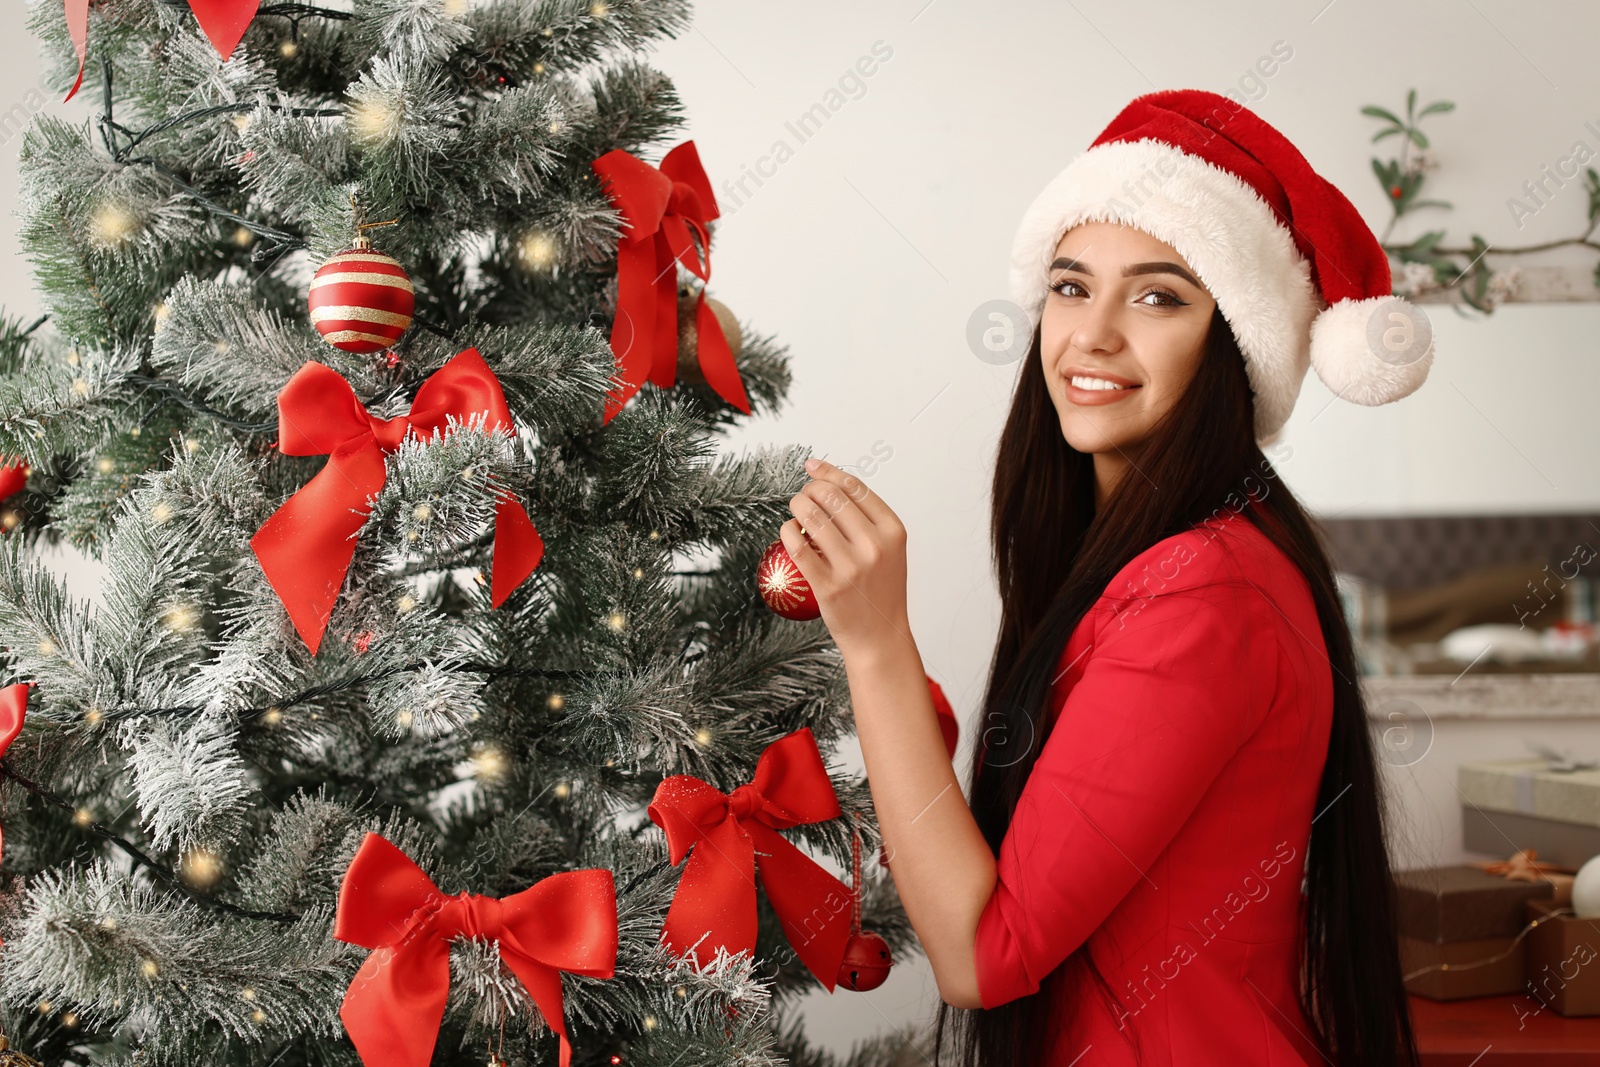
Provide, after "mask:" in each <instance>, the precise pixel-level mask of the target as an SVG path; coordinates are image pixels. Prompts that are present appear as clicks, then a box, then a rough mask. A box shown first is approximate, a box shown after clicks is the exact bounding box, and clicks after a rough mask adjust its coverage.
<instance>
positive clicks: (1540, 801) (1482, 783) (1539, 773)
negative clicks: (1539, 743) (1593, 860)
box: [1456, 759, 1600, 856]
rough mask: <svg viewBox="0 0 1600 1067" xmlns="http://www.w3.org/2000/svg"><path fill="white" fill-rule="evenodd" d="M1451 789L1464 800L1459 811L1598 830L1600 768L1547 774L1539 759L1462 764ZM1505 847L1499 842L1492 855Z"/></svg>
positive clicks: (1543, 763) (1546, 768) (1599, 825)
mask: <svg viewBox="0 0 1600 1067" xmlns="http://www.w3.org/2000/svg"><path fill="white" fill-rule="evenodd" d="M1456 786H1457V788H1459V789H1460V790H1461V795H1462V796H1463V797H1464V798H1465V799H1466V801H1467V805H1464V806H1470V805H1476V806H1477V807H1479V808H1482V809H1484V810H1485V811H1490V812H1495V811H1505V812H1515V813H1517V814H1519V815H1533V816H1537V817H1538V818H1541V819H1554V820H1555V821H1557V822H1564V823H1575V824H1577V825H1580V826H1590V827H1600V769H1595V770H1584V771H1552V770H1550V769H1549V764H1548V763H1547V762H1546V761H1545V760H1542V759H1532V760H1502V761H1498V762H1494V763H1463V764H1462V765H1461V766H1460V767H1459V768H1458V769H1457V770H1456ZM1504 845H1505V842H1504V841H1501V843H1500V844H1499V845H1497V846H1496V847H1495V849H1494V851H1496V852H1498V851H1500V850H1501V849H1502V848H1503V847H1504ZM1522 845H1523V843H1522V842H1521V841H1518V846H1519V847H1522ZM1539 854H1540V855H1541V856H1543V855H1545V851H1544V850H1543V849H1540V850H1539ZM1590 855H1593V853H1590Z"/></svg>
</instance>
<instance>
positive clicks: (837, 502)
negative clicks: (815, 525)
mask: <svg viewBox="0 0 1600 1067" xmlns="http://www.w3.org/2000/svg"><path fill="white" fill-rule="evenodd" d="M800 491H801V492H802V493H804V494H805V495H806V496H808V497H810V498H811V499H812V500H815V501H816V502H817V504H818V506H819V507H821V508H822V510H823V512H824V513H825V514H826V515H827V516H828V518H829V519H831V520H832V521H833V523H834V524H835V525H837V526H838V528H839V532H840V533H842V534H844V538H845V540H846V541H850V542H851V543H853V544H864V543H866V542H868V541H870V540H871V539H872V533H873V524H872V520H871V519H869V518H867V517H866V516H865V515H864V514H862V513H861V509H860V508H858V507H856V505H855V503H854V501H852V500H851V499H850V498H849V497H847V496H845V494H844V490H843V489H840V488H839V487H838V486H837V485H834V484H833V483H832V482H827V481H820V480H817V479H813V480H812V481H809V482H807V483H806V484H805V485H804V486H803V487H802V488H801V490H800ZM810 528H811V527H809V526H808V527H806V529H808V530H809V529H810Z"/></svg>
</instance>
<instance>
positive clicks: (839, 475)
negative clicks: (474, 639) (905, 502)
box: [806, 459, 900, 526]
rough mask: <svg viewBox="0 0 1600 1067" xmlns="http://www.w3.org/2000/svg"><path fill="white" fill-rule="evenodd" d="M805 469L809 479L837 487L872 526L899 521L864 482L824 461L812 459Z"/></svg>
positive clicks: (891, 510)
mask: <svg viewBox="0 0 1600 1067" xmlns="http://www.w3.org/2000/svg"><path fill="white" fill-rule="evenodd" d="M806 469H807V472H808V473H809V474H810V475H811V477H813V478H815V479H817V480H819V481H825V482H828V483H830V484H832V485H834V486H837V487H838V489H839V491H840V492H842V493H843V494H844V495H845V496H846V497H847V498H848V499H849V500H850V501H851V502H852V503H854V504H855V505H856V507H858V508H860V509H861V514H863V515H865V516H866V517H867V519H868V520H869V521H870V522H872V523H873V524H874V525H878V526H882V525H885V524H888V523H897V522H899V521H900V520H899V519H898V518H897V517H896V516H895V513H894V511H893V509H891V508H890V507H889V505H888V504H885V503H884V502H883V499H882V498H881V497H879V496H878V494H877V493H874V492H873V491H872V490H871V489H868V488H867V483H866V482H864V481H862V480H861V479H860V478H857V477H856V476H855V475H853V474H849V473H847V472H845V471H842V470H840V469H839V468H838V467H835V466H834V465H833V464H832V463H829V462H828V461H827V460H825V459H813V460H812V461H811V462H810V463H808V464H807V467H806Z"/></svg>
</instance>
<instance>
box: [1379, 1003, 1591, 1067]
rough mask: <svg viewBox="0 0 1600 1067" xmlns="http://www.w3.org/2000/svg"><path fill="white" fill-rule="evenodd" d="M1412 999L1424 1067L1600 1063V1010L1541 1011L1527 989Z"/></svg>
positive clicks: (1559, 1066)
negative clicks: (1580, 1013)
mask: <svg viewBox="0 0 1600 1067" xmlns="http://www.w3.org/2000/svg"><path fill="white" fill-rule="evenodd" d="M1407 999H1408V1000H1410V1002H1411V1026H1412V1029H1413V1030H1415V1031H1416V1035H1417V1049H1418V1051H1419V1052H1420V1053H1421V1054H1422V1065H1423V1067H1469V1065H1470V1067H1507V1065H1509V1064H1514V1063H1529V1064H1535V1065H1537V1067H1578V1065H1579V1064H1584V1065H1585V1067H1593V1065H1595V1064H1600V1016H1593V1017H1589V1018H1582V1019H1566V1018H1563V1017H1562V1016H1560V1015H1557V1014H1556V1013H1555V1011H1554V1010H1553V1009H1550V1008H1545V1009H1544V1010H1543V1011H1539V1010H1538V1008H1539V1002H1538V1001H1536V1000H1534V999H1533V998H1532V997H1528V996H1524V995H1521V994H1515V995H1512V996H1504V997H1473V998H1472V999H1470V1000H1453V1001H1435V1000H1429V999H1427V998H1426V997H1416V996H1413V997H1408V998H1407ZM1535 1012H1537V1014H1534V1013H1535Z"/></svg>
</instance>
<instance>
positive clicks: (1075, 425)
mask: <svg viewBox="0 0 1600 1067" xmlns="http://www.w3.org/2000/svg"><path fill="white" fill-rule="evenodd" d="M1012 284H1013V291H1014V295H1015V297H1016V300H1017V303H1018V305H1019V307H1020V308H1021V309H1022V311H1023V312H1024V313H1026V315H1027V316H1028V318H1029V320H1030V321H1029V328H1030V329H1031V331H1032V333H1031V337H1032V344H1031V347H1030V348H1029V350H1028V354H1027V357H1026V359H1025V361H1024V363H1023V366H1022V371H1021V377H1020V380H1019V382H1018V385H1017V389H1016V394H1015V397H1014V400H1013V402H1012V407H1011V412H1010V415H1009V417H1008V419H1007V421H1006V425H1005V429H1004V431H1003V433H1002V435H1001V439H1000V445H999V455H998V459H997V462H996V467H995V475H994V484H993V513H992V533H993V538H994V550H995V557H996V562H997V569H998V576H999V587H1000V599H1001V608H1002V614H1001V626H1000V634H999V640H998V643H997V646H996V649H995V654H994V660H993V665H992V668H991V673H990V678H989V686H988V692H987V695H986V697H985V700H984V707H983V710H982V716H981V719H980V720H979V727H980V729H979V731H978V734H979V736H978V738H977V743H976V745H975V746H974V754H973V765H972V777H971V781H970V783H969V792H970V799H964V798H963V794H962V790H961V788H960V785H959V783H958V782H957V781H956V777H955V773H954V770H953V768H952V767H951V764H950V761H949V759H948V758H947V756H946V754H945V748H944V744H943V741H942V739H941V735H940V732H939V728H938V726H937V724H936V721H935V715H934V712H933V708H932V704H931V701H930V698H929V695H928V690H927V687H926V684H925V681H924V674H923V665H922V661H921V658H920V656H919V655H918V652H917V648H916V644H915V642H914V641H913V640H912V637H911V629H910V625H909V622H908V616H907V611H906V556H905V539H906V534H905V530H904V527H903V526H902V525H901V523H900V521H899V520H898V519H897V518H896V516H895V514H894V512H893V511H892V510H891V509H890V508H889V506H888V505H887V504H885V503H884V502H883V501H882V500H881V499H879V498H878V497H877V496H876V495H874V494H873V493H872V492H871V491H869V490H868V489H867V488H866V487H865V486H864V485H863V484H862V483H861V482H860V481H859V479H856V478H854V477H852V476H850V475H848V474H847V473H845V472H843V471H841V470H839V469H837V468H836V467H834V466H832V465H830V464H828V463H824V462H820V461H817V460H811V461H809V462H808V463H807V470H808V471H809V473H810V475H811V480H810V482H809V483H808V484H807V485H806V486H805V487H804V489H803V490H802V491H801V492H800V493H799V494H798V495H796V496H795V498H794V499H793V501H792V502H791V511H792V513H793V514H794V516H795V517H794V519H793V520H792V521H790V522H788V523H785V524H784V527H783V529H782V538H783V541H784V545H785V547H786V548H787V549H788V551H789V553H790V554H791V555H792V556H793V557H794V560H795V563H796V565H797V566H798V567H799V569H800V570H801V572H802V573H803V574H804V575H805V577H806V579H807V580H808V581H809V582H810V583H811V585H812V586H813V588H814V589H815V590H816V593H817V596H818V600H819V602H820V603H821V606H822V614H823V619H824V621H825V622H826V624H827V625H828V627H829V629H830V631H831V632H832V635H833V638H834V640H835V642H836V644H837V646H838V648H839V651H840V653H841V654H842V656H843V659H844V664H845V668H846V672H847V675H848V679H849V684H850V693H851V699H852V702H853V705H854V709H855V716H856V725H857V731H858V734H859V737H860V741H861V747H862V753H863V756H864V758H865V761H866V768H867V774H868V778H869V781H870V783H871V788H872V794H873V800H874V803H875V806H876V809H877V815H878V819H879V823H880V825H881V827H882V831H883V835H884V841H885V845H886V848H887V850H888V855H889V862H890V871H891V873H892V875H893V878H894V881H895V885H896V887H897V889H898V891H899V893H900V897H901V900H902V902H903V903H904V906H905V910H906V913H907V915H908V917H909V918H910V920H911V923H912V925H913V927H914V928H915V930H916V932H917V936H918V938H919V940H920V941H921V944H922V947H923V949H924V950H925V952H926V954H927V957H928V960H929V962H930V963H931V965H932V968H933V972H934V975H935V978H936V979H937V982H938V986H939V992H940V995H941V997H942V999H943V1001H944V1005H942V1006H941V1009H940V1013H939V1028H938V1029H939V1042H940V1044H941V1045H943V1044H945V1037H946V1034H945V1031H946V1024H947V1023H951V1024H953V1025H952V1027H951V1029H953V1031H954V1038H955V1041H954V1042H953V1043H954V1044H955V1046H956V1052H957V1060H956V1061H955V1062H959V1063H961V1064H966V1065H973V1067H977V1065H983V1067H993V1065H1001V1064H1004V1065H1012V1064H1024V1063H1026V1064H1041V1063H1044V1064H1062V1065H1067V1064H1073V1065H1080V1067H1091V1065H1095V1064H1107V1065H1112V1064H1115V1065H1123V1064H1135V1063H1139V1064H1196V1063H1216V1064H1274V1065H1283V1064H1302V1063H1305V1064H1320V1063H1323V1062H1330V1063H1335V1064H1341V1065H1342V1064H1360V1065H1383V1064H1402V1063H1404V1064H1410V1063H1413V1062H1414V1059H1415V1051H1414V1048H1413V1042H1412V1037H1411V1030H1410V1025H1409V1020H1408V1015H1407V1010H1406V1000H1405V991H1404V989H1403V987H1402V984H1401V976H1400V968H1399V960H1398V955H1397V950H1396V937H1395V931H1394V927H1393V921H1392V914H1391V904H1390V896H1389V894H1390V886H1389V866H1388V860H1387V853H1386V850H1385V837H1384V827H1383V818H1382V805H1381V797H1380V783H1379V780H1378V776H1377V774H1376V772H1375V768H1374V760H1373V754H1372V749H1371V741H1370V737H1369V734H1368V729H1367V725H1366V721H1365V711H1364V708H1363V704H1362V696H1361V692H1360V689H1359V688H1358V678H1357V672H1356V665H1355V660H1354V656H1353V653H1352V643H1351V637H1350V632H1349V630H1348V628H1347V626H1346V623H1345V620H1344V617H1343V615H1342V613H1341V608H1340V602H1339V599H1338V596H1337V594H1336V592H1335V587H1334V583H1333V578H1332V572H1331V568H1330V564H1329V562H1328V558H1327V556H1326V554H1325V552H1324V550H1323V548H1322V546H1321V544H1320V543H1319V539H1318V536H1317V534H1316V532H1315V527H1314V525H1313V523H1312V521H1311V520H1310V519H1309V518H1308V516H1307V515H1306V513H1305V511H1304V510H1303V509H1302V508H1301V506H1300V504H1299V503H1298V502H1297V501H1296V500H1295V498H1294V497H1293V495H1292V494H1291V493H1290V492H1289V490H1288V488H1287V487H1286V486H1285V485H1284V484H1283V483H1282V481H1281V480H1280V479H1279V478H1278V475H1277V471H1276V470H1275V469H1274V467H1273V466H1272V463H1271V462H1270V461H1269V460H1268V459H1267V457H1266V456H1265V455H1264V454H1263V452H1262V448H1261V445H1262V444H1263V443H1266V444H1269V445H1270V444H1271V442H1272V440H1273V439H1274V438H1275V437H1276V435H1277V433H1278V431H1279V430H1280V429H1281V427H1282V425H1283V423H1284V421H1285V420H1286V419H1287V418H1288V415H1289V411H1290V409H1291V408H1292V407H1293V404H1294V401H1295V398H1296V395H1297V394H1298V391H1299V388H1300V384H1301V380H1302V379H1303V377H1304V373H1305V370H1306V368H1307V365H1308V363H1309V364H1310V365H1312V366H1315V367H1316V368H1317V370H1318V374H1319V376H1320V377H1322V378H1323V379H1324V381H1325V382H1327V383H1328V384H1329V385H1330V386H1331V387H1333V388H1334V389H1335V391H1336V392H1338V393H1339V394H1340V395H1341V396H1344V397H1346V398H1347V399H1352V400H1356V401H1357V402H1360V403H1366V404H1377V403H1385V402H1388V401H1390V400H1394V399H1398V398H1399V397H1401V396H1404V395H1406V394H1407V393H1409V392H1411V391H1413V390H1414V389H1416V388H1417V387H1418V386H1419V385H1420V384H1421V382H1422V380H1423V378H1424V377H1425V376H1426V373H1427V369H1428V366H1429V364H1430V363H1431V360H1432V346H1431V335H1430V334H1429V333H1428V330H1427V323H1426V319H1425V318H1423V317H1422V316H1421V314H1420V312H1417V311H1416V309H1414V308H1411V307H1410V306H1409V305H1407V304H1405V303H1404V302H1403V301H1400V300H1398V299H1396V298H1393V297H1391V296H1390V295H1389V274H1388V264H1387V260H1386V258H1385V257H1384V254H1383V252H1382V249H1381V248H1380V247H1378V244H1377V241H1376V239H1375V238H1374V237H1373V235H1372V233H1371V231H1370V230H1369V229H1368V228H1367V227H1366V226H1365V224H1364V223H1363V222H1362V221H1361V219H1360V217H1359V215H1357V214H1356V213H1355V210H1354V208H1353V207H1351V205H1350V204H1349V202H1348V201H1347V200H1345V199H1344V198H1343V197H1342V196H1341V195H1340V194H1339V193H1338V192H1337V191H1336V190H1334V189H1333V187H1332V186H1331V185H1328V184H1327V183H1326V182H1324V181H1323V180H1322V179H1320V178H1318V177H1317V176H1316V175H1315V174H1314V173H1313V172H1312V171H1311V169H1310V167H1309V166H1308V165H1307V164H1306V163H1305V161H1304V159H1303V158H1301V157H1300V155H1299V153H1298V152H1296V151H1295V150H1294V149H1293V146H1292V145H1290V144H1289V143H1288V141H1287V140H1286V139H1284V138H1283V136H1282V134H1280V133H1278V131H1276V130H1274V129H1272V127H1270V126H1268V125H1267V124H1266V123H1264V122H1262V121H1261V120H1260V119H1259V118H1258V117H1256V116H1255V115H1253V114H1251V113H1250V112H1248V111H1246V110H1244V109H1242V108H1239V107H1238V106H1237V105H1234V104H1232V103H1231V102H1229V101H1227V100H1225V99H1224V98H1222V97H1218V96H1215V95H1214V94H1209V93H1200V92H1194V91H1187V90H1185V91H1174V92H1166V93H1156V94H1151V95H1149V96H1145V97H1141V98H1138V99H1136V100H1135V101H1133V102H1132V103H1131V104H1130V105H1128V107H1127V108H1125V109H1124V110H1123V112H1122V113H1121V114H1119V115H1118V117H1117V119H1116V120H1114V121H1113V122H1112V124H1111V125H1110V126H1109V127H1107V129H1106V131H1105V132H1104V133H1102V134H1101V135H1100V138H1099V139H1097V140H1096V141H1095V143H1094V145H1092V146H1091V148H1090V150H1089V151H1088V152H1086V153H1084V154H1083V155H1081V156H1079V157H1078V159H1076V160H1075V161H1074V162H1073V163H1072V165H1070V166H1069V167H1068V168H1067V169H1066V170H1065V171H1063V172H1062V174H1061V175H1060V176H1059V177H1058V178H1057V179H1056V180H1055V182H1053V183H1052V184H1051V185H1050V186H1049V187H1047V188H1046V190H1045V191H1044V192H1043V193H1041V194H1040V197H1039V198H1038V199H1037V200H1036V201H1035V203H1034V205H1033V206H1032V207H1031V208H1030V209H1029V212H1028V214H1027V215H1026V216H1025V218H1024V221H1023V224H1022V226H1021V228H1020V229H1019V231H1018V236H1017V241H1016V244H1015V246H1014V252H1013V267H1012ZM951 1008H954V1009H974V1010H970V1011H960V1012H951V1011H950V1010H949V1009H951ZM939 1062H940V1063H941V1064H944V1063H948V1062H952V1061H950V1060H949V1059H946V1058H939Z"/></svg>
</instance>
